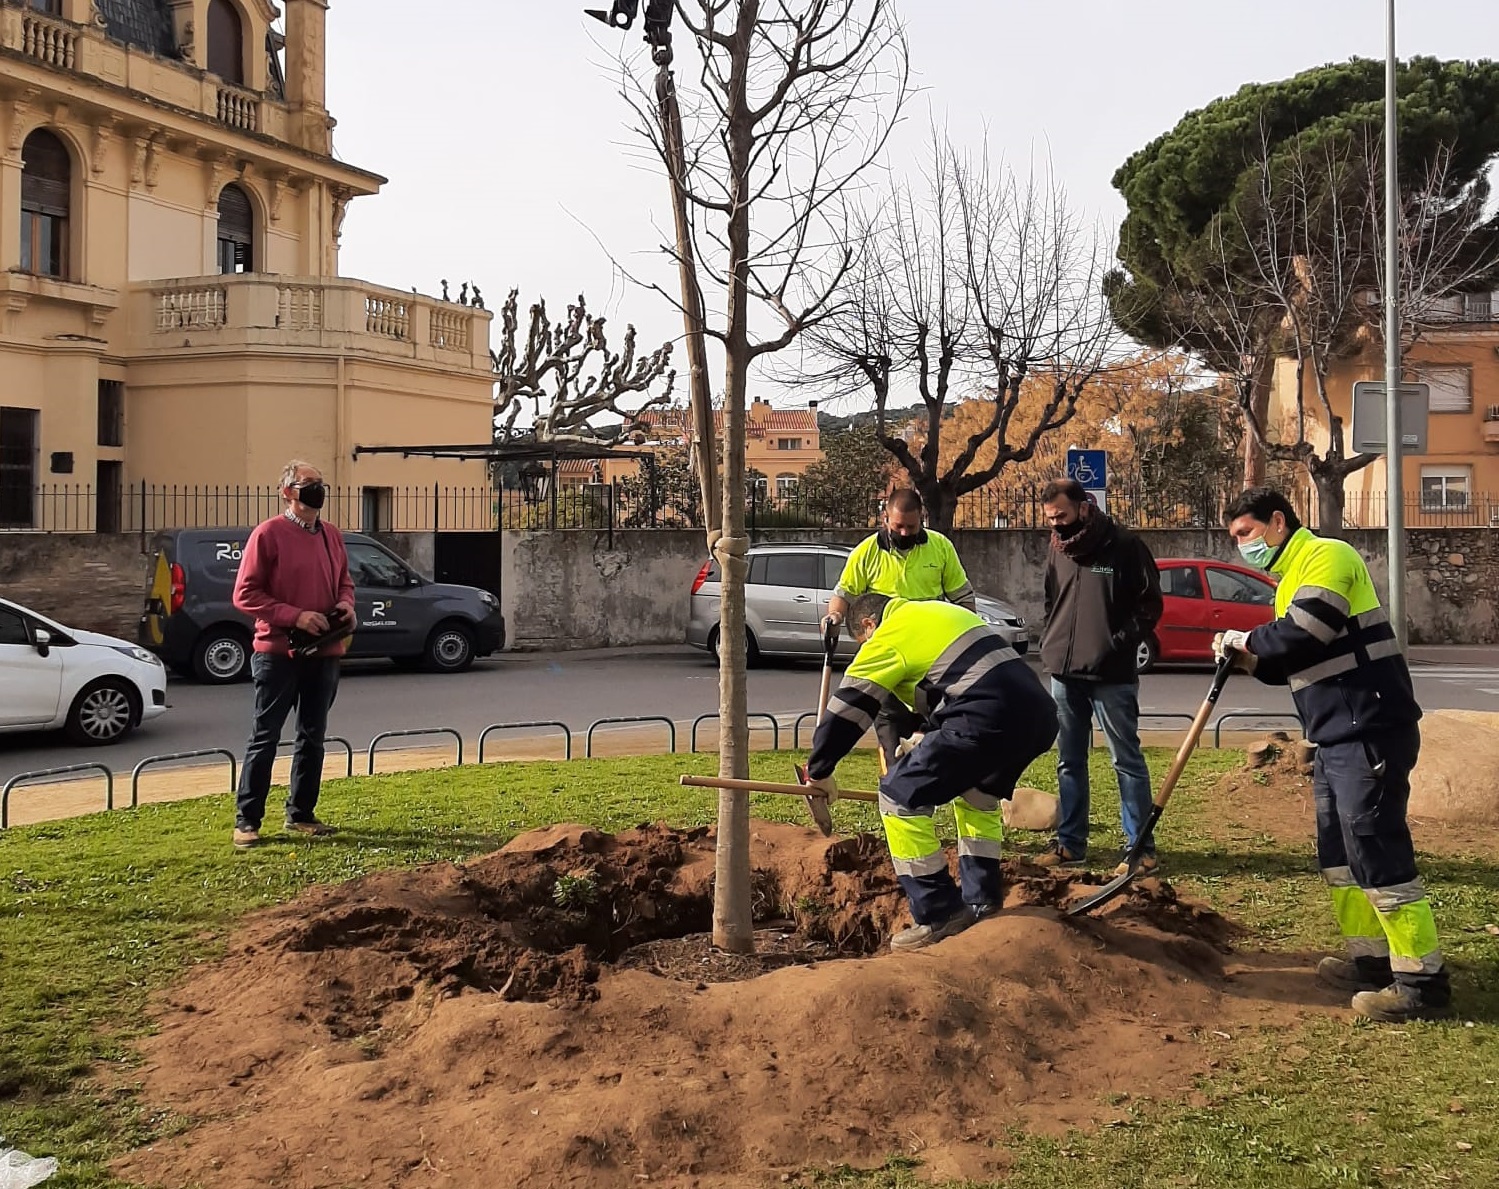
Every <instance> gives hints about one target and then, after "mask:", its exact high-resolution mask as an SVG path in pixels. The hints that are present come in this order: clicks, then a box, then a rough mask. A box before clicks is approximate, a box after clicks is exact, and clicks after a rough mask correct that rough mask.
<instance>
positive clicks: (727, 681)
mask: <svg viewBox="0 0 1499 1189" xmlns="http://www.w3.org/2000/svg"><path fill="white" fill-rule="evenodd" d="M759 7H760V5H759V0H743V3H742V6H741V7H740V10H739V22H738V28H737V30H736V32H735V37H734V42H735V44H734V47H733V49H732V50H731V51H730V61H731V67H730V79H729V93H728V96H727V98H728V105H727V106H728V112H727V116H728V157H729V178H730V181H729V188H730V214H729V219H728V247H729V278H730V283H729V287H728V308H727V311H726V313H727V318H726V327H725V329H726V331H727V333H726V334H725V336H724V354H725V357H726V361H725V373H726V374H725V385H724V424H725V430H726V432H725V434H724V456H723V488H722V491H723V536H722V537H721V538H719V541H718V544H717V547H716V548H717V553H718V557H719V566H720V569H721V570H722V572H723V587H722V590H723V594H722V602H721V606H720V612H719V623H720V625H721V626H720V628H719V647H718V713H719V742H718V774H719V775H720V776H726V777H733V778H737V779H740V780H743V779H746V778H748V776H749V720H748V709H749V707H748V702H747V697H746V689H745V686H746V674H745V624H744V585H745V578H746V575H747V572H748V569H749V566H748V563H747V562H746V561H745V553H746V552H747V551H748V548H749V541H748V539H747V538H746V536H745V526H744V450H745V426H744V422H745V398H746V394H747V393H748V390H749V364H750V345H749V291H748V280H749V265H750V202H751V198H752V195H751V192H750V183H749V177H750V154H751V152H752V149H753V132H754V129H753V127H752V125H751V122H750V119H751V117H750V111H749V100H748V74H749V65H750V63H749V58H750V53H749V50H750V39H751V37H752V35H753V33H754V29H755V22H756V20H757V18H758V15H759ZM713 944H714V945H716V946H718V947H719V948H720V949H722V950H725V951H727V952H728V953H733V954H748V953H753V952H754V948H755V927H754V917H753V912H752V905H751V895H750V856H749V794H748V793H742V792H732V791H729V790H727V789H725V790H723V791H721V792H720V793H719V795H718V845H717V847H716V851H715V865H714V884H713Z"/></svg>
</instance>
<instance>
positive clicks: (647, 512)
mask: <svg viewBox="0 0 1499 1189" xmlns="http://www.w3.org/2000/svg"><path fill="white" fill-rule="evenodd" d="M882 495H883V492H882V491H871V492H870V493H869V494H868V495H867V496H858V495H850V494H848V493H840V494H839V495H838V496H837V497H836V498H830V497H829V496H828V495H827V494H825V493H819V492H817V491H809V490H801V489H786V490H781V491H773V490H767V489H764V488H760V487H756V488H754V489H752V490H751V491H750V492H749V493H747V495H746V497H745V521H746V524H747V526H748V528H749V531H750V533H751V534H758V533H762V532H767V531H770V530H773V529H808V530H818V529H822V530H833V529H853V530H860V529H871V528H874V527H875V526H876V525H877V524H878V522H879V514H880V507H881V497H882ZM1293 499H1294V502H1295V504H1296V506H1297V510H1298V512H1299V513H1300V515H1301V517H1302V519H1303V520H1304V521H1305V522H1306V523H1307V524H1308V525H1310V526H1311V527H1313V528H1318V527H1322V526H1321V516H1320V509H1319V506H1318V502H1317V499H1316V493H1315V492H1311V491H1304V492H1298V493H1296V494H1295V495H1294V497H1293ZM1105 500H1106V506H1107V509H1108V511H1109V513H1110V514H1111V515H1113V516H1115V517H1116V518H1118V519H1119V520H1120V521H1121V522H1123V523H1125V524H1128V525H1130V526H1132V527H1135V528H1154V529H1192V528H1195V529H1206V530H1216V529H1218V528H1221V526H1222V524H1223V511H1224V508H1225V505H1226V496H1225V494H1224V493H1223V492H1222V491H1219V490H1205V491H1202V492H1200V493H1197V494H1195V495H1189V496H1186V497H1182V496H1166V495H1162V494H1160V493H1158V492H1152V491H1148V490H1139V489H1130V488H1121V489H1110V490H1109V491H1108V492H1107V494H1106V497H1105ZM1441 500H1442V502H1437V499H1436V497H1434V496H1433V495H1431V494H1429V493H1417V492H1412V493H1408V494H1407V495H1406V497H1405V501H1404V508H1405V523H1406V526H1407V527H1408V528H1417V529H1419V528H1499V493H1487V492H1483V493H1476V494H1470V493H1455V492H1453V491H1451V490H1448V491H1446V492H1444V493H1442V496H1441ZM281 507H282V502H281V494H280V492H279V490H278V489H277V488H275V487H273V486H264V487H237V486H174V485H165V484H150V483H138V484H134V485H131V486H128V487H122V488H115V489H109V488H105V489H98V488H95V487H91V486H88V485H84V484H77V485H74V484H57V485H51V486H44V487H36V488H27V489H24V490H11V491H9V492H7V493H6V497H5V498H4V499H3V500H0V532H6V531H8V532H54V533H63V532H66V533H82V532H101V533H139V534H140V535H141V536H142V537H143V538H144V537H146V536H148V535H149V534H151V533H153V532H157V531H159V530H162V529H169V528H235V527H243V526H249V525H253V524H258V523H259V522H260V521H262V520H265V519H267V518H268V517H271V516H274V515H276V514H277V513H278V512H279V511H280V510H281ZM323 514H324V515H325V516H326V517H327V518H328V519H329V520H330V521H332V522H333V523H334V524H337V525H339V526H340V527H342V528H345V529H350V530H354V531H359V532H369V533H382V532H396V533H409V532H493V531H495V530H498V529H507V530H510V531H519V532H539V531H554V530H566V529H587V530H594V531H605V530H607V531H613V530H615V529H659V528H694V527H699V526H700V523H701V516H700V513H699V512H698V511H697V509H696V508H695V507H686V508H683V507H678V506H675V505H674V504H673V502H672V499H671V498H670V496H668V495H667V494H666V493H665V492H664V491H663V490H658V489H657V487H656V485H655V484H653V483H651V482H649V481H641V480H634V481H618V480H617V481H615V482H612V483H586V484H583V485H581V486H559V487H551V486H548V487H547V488H544V489H542V490H536V489H516V488H493V487H485V486H472V487H450V486H444V485H440V484H438V485H434V486H431V487H339V488H330V490H329V493H328V502H327V503H326V504H325V506H324V510H323ZM1343 521H1344V527H1346V528H1383V527H1385V525H1386V523H1387V521H1386V503H1385V496H1384V494H1383V493H1382V492H1374V493H1369V492H1350V493H1348V495H1347V496H1346V499H1345V504H1344V516H1343ZM953 525H954V527H955V528H965V529H977V528H985V529H1044V528H1046V527H1047V526H1046V517H1045V513H1044V509H1043V506H1042V500H1041V488H1040V487H1039V486H1037V487H1026V488H1018V489H1006V490H1003V491H996V490H991V489H982V490H979V491H974V492H970V493H968V494H967V495H965V496H963V497H962V498H961V499H960V500H959V501H958V505H957V508H956V510H955V512H954V515H953Z"/></svg>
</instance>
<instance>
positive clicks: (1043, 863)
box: [1031, 842, 1087, 868]
mask: <svg viewBox="0 0 1499 1189" xmlns="http://www.w3.org/2000/svg"><path fill="white" fill-rule="evenodd" d="M1031 861H1032V862H1033V863H1035V864H1036V866H1037V867H1068V868H1080V867H1084V866H1086V865H1087V860H1086V859H1082V858H1079V857H1077V856H1076V855H1074V854H1073V853H1072V852H1071V851H1069V850H1068V849H1067V848H1066V847H1065V846H1063V845H1062V844H1061V843H1060V842H1058V843H1056V844H1055V845H1054V846H1052V848H1051V849H1050V850H1049V851H1047V852H1046V853H1045V854H1044V855H1037V856H1036V857H1035V858H1034V859H1032V860H1031Z"/></svg>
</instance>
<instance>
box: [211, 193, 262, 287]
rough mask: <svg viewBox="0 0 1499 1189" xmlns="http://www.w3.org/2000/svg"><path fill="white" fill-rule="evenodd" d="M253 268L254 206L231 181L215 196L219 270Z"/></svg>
mask: <svg viewBox="0 0 1499 1189" xmlns="http://www.w3.org/2000/svg"><path fill="white" fill-rule="evenodd" d="M254 271H255V208H254V207H252V206H251V205H250V196H249V195H248V194H246V193H245V192H244V191H243V190H241V189H240V188H239V187H238V186H236V185H235V184H234V183H233V182H231V183H230V184H229V185H227V186H225V187H224V190H223V193H221V194H220V195H219V272H221V273H235V272H254Z"/></svg>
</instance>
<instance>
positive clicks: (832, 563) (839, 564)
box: [822, 553, 848, 590]
mask: <svg viewBox="0 0 1499 1189" xmlns="http://www.w3.org/2000/svg"><path fill="white" fill-rule="evenodd" d="M847 565H848V558H847V557H845V556H844V555H843V554H841V553H824V554H823V555H822V588H823V589H824V590H832V589H834V588H835V587H836V586H837V585H838V579H840V578H842V577H843V568H844V567H845V566H847Z"/></svg>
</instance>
